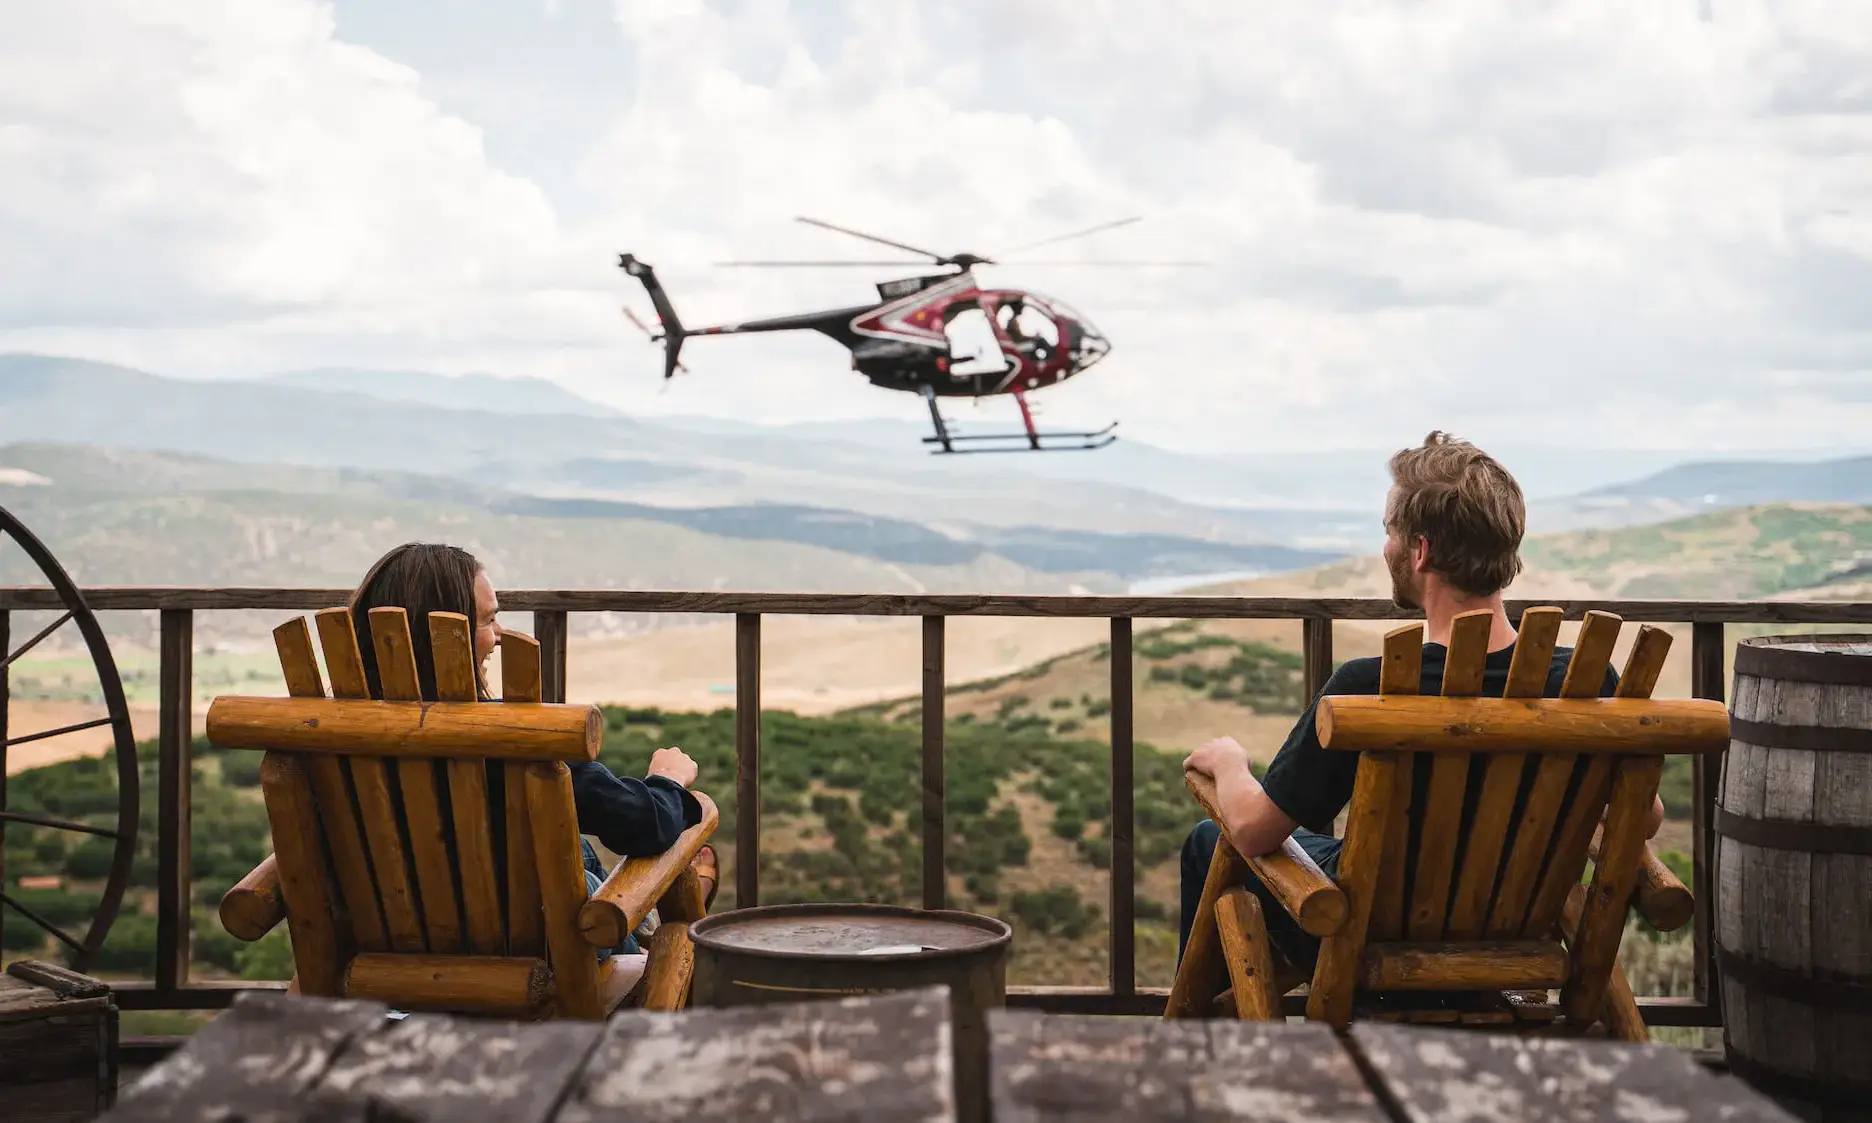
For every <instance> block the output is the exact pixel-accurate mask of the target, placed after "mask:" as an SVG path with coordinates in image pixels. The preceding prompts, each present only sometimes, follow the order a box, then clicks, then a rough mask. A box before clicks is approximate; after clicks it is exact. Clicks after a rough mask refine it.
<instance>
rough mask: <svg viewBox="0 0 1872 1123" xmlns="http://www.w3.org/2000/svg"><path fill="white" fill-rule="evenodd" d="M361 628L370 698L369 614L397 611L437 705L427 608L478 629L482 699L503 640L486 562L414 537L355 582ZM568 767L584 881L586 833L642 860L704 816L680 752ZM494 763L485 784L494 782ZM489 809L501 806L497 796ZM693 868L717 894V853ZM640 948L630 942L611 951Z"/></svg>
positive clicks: (590, 869) (593, 861)
mask: <svg viewBox="0 0 1872 1123" xmlns="http://www.w3.org/2000/svg"><path fill="white" fill-rule="evenodd" d="M348 607H349V608H350V611H351V624H352V627H353V628H355V629H356V631H357V637H358V654H359V655H360V656H362V658H363V661H364V676H365V678H366V679H367V680H368V681H369V683H370V689H371V694H372V695H373V696H374V697H382V696H383V684H382V681H381V680H380V678H379V677H378V672H377V656H376V649H375V645H374V644H373V643H372V642H371V632H370V610H371V609H373V608H384V607H396V608H401V609H402V610H403V611H404V613H405V614H407V616H408V617H409V626H410V652H411V654H412V655H413V656H414V657H415V661H416V677H417V682H418V684H419V685H420V687H421V690H422V697H423V699H424V700H425V701H430V702H434V701H437V700H438V699H437V697H436V684H435V660H434V656H433V654H432V652H431V647H430V643H429V614H430V613H432V612H453V613H458V614H460V615H462V616H466V617H467V618H468V619H469V621H470V622H471V624H472V626H473V628H474V667H475V690H476V694H477V696H478V697H479V698H480V700H482V701H488V700H490V699H491V698H492V695H491V694H490V693H489V691H488V687H487V661H488V657H489V656H491V655H493V654H494V648H495V646H496V645H497V644H498V643H499V642H500V627H499V626H498V625H497V624H496V623H495V618H496V615H497V614H498V613H499V611H500V602H499V598H498V597H497V595H496V594H495V591H494V583H493V581H491V580H490V579H489V578H488V573H487V568H486V567H485V566H483V565H482V564H481V562H480V561H479V560H477V559H476V558H475V556H474V555H473V554H471V553H469V552H468V551H466V550H464V549H462V548H461V547H459V546H445V545H438V544H431V543H423V542H410V543H405V544H404V545H401V546H398V547H397V548H396V549H394V550H391V551H390V552H389V553H387V554H385V555H384V556H383V557H381V558H379V559H377V562H376V564H374V565H372V566H371V568H370V571H369V572H368V573H366V574H365V575H364V579H363V580H362V581H360V582H359V583H358V587H357V590H356V591H355V592H354V593H353V594H352V596H351V603H350V605H349V606H348ZM569 767H570V768H571V771H572V798H573V804H574V806H575V808H576V810H577V813H578V828H579V834H580V835H581V837H580V839H579V845H580V847H581V848H582V850H583V854H584V864H585V879H586V884H587V887H588V888H589V889H590V890H592V891H594V892H595V891H596V890H597V888H598V886H599V885H601V884H603V882H604V877H605V870H604V865H603V863H601V862H600V861H599V860H598V852H597V851H596V850H595V849H593V847H592V845H591V843H590V842H589V841H587V840H586V839H585V838H584V837H582V836H584V835H594V836H596V837H597V839H598V841H600V842H602V843H604V844H605V847H606V848H607V849H609V850H611V851H612V852H613V853H615V854H620V855H624V856H628V857H633V858H637V857H647V856H650V855H654V854H661V853H663V852H664V851H665V850H668V849H669V848H670V847H671V846H674V845H675V844H676V840H677V839H678V838H679V837H681V835H682V833H683V831H685V830H687V829H688V828H690V827H692V826H694V825H695V824H696V823H698V822H700V821H701V819H702V807H701V805H700V804H698V803H697V802H696V798H695V796H694V795H692V794H690V792H689V787H690V785H691V784H693V783H695V779H696V763H695V761H693V760H691V759H690V758H689V754H687V753H685V752H683V751H682V750H681V749H678V748H666V749H658V750H657V751H656V752H655V753H652V754H651V756H650V767H649V768H648V769H647V770H646V772H645V775H644V778H643V779H641V780H639V779H637V778H635V777H630V776H618V775H616V774H614V773H613V772H612V771H611V770H610V769H609V768H606V767H605V766H604V765H603V764H600V763H598V762H597V761H578V762H575V763H572V764H570V765H569ZM501 776H502V773H501V771H500V770H499V769H495V770H493V771H492V772H491V774H490V782H499V780H500V778H501ZM493 802H494V806H496V807H499V806H501V801H500V800H499V799H498V798H496V799H495V800H494V801H493ZM696 872H697V873H698V874H699V875H700V876H701V877H702V879H703V881H704V883H705V884H706V885H707V886H708V895H709V897H710V898H711V899H713V897H714V895H715V885H716V881H717V877H716V866H715V852H714V851H713V850H712V849H711V848H709V847H703V848H702V851H701V852H700V853H699V854H697V855H696ZM617 950H618V951H621V952H626V953H628V952H634V951H636V950H637V947H636V942H635V940H634V939H627V940H626V941H625V944H624V945H623V946H622V947H620V948H618V949H617Z"/></svg>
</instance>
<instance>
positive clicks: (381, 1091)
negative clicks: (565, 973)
mask: <svg viewBox="0 0 1872 1123" xmlns="http://www.w3.org/2000/svg"><path fill="white" fill-rule="evenodd" d="M599 1032H600V1027H599V1026H597V1025H595V1024H593V1023H591V1022H547V1023H543V1024H540V1025H526V1026H521V1025H515V1024H513V1023H511V1022H499V1021H478V1020H474V1019H469V1018H450V1017H444V1016H440V1015H435V1014H416V1015H412V1016H411V1017H408V1018H405V1019H404V1020H402V1021H400V1022H397V1023H394V1024H392V1025H389V1026H386V1027H384V1028H383V1029H382V1030H381V1031H379V1032H377V1033H373V1034H371V1035H369V1036H365V1037H360V1038H358V1039H356V1040H355V1041H354V1042H352V1044H351V1045H350V1047H349V1048H347V1049H346V1050H345V1051H344V1053H343V1054H342V1055H340V1056H339V1057H338V1059H337V1060H336V1061H335V1062H334V1063H333V1064H332V1066H331V1067H330V1069H329V1070H327V1071H326V1073H325V1075H324V1078H323V1079H322V1080H320V1081H319V1084H318V1087H317V1089H316V1091H315V1092H314V1093H313V1095H312V1096H311V1097H310V1098H309V1101H308V1104H307V1107H308V1111H307V1115H308V1116H309V1117H311V1118H315V1119H318V1120H319V1121H320V1123H340V1121H344V1120H356V1121H357V1123H366V1121H369V1123H380V1121H385V1120H395V1121H396V1123H431V1121H434V1123H443V1121H445V1120H446V1121H454V1120H473V1121H474V1123H546V1121H547V1120H549V1119H551V1118H552V1117H553V1113H554V1110H555V1109H556V1108H557V1106H558V1104H559V1098H560V1096H561V1094H562V1092H563V1091H564V1089H565V1087H566V1085H567V1084H568V1083H570V1082H571V1081H572V1079H573V1078H574V1077H575V1076H576V1075H577V1074H578V1072H579V1070H580V1069H581V1068H583V1067H584V1065H585V1061H586V1058H587V1057H588V1056H589V1055H590V1054H591V1050H592V1047H593V1046H594V1045H596V1044H597V1042H598V1036H599Z"/></svg>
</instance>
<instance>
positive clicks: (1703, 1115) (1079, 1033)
mask: <svg viewBox="0 0 1872 1123" xmlns="http://www.w3.org/2000/svg"><path fill="white" fill-rule="evenodd" d="M388 1013H389V1011H388V1010H387V1009H386V1008H385V1007H384V1006H382V1005H380V1004H378V1003H374V1002H361V1001H341V1000H332V999H316V998H301V997H296V996H288V995H283V994H261V993H249V994H244V995H242V996H241V997H240V998H239V999H238V1000H237V1001H236V1002H235V1003H234V1005H233V1006H232V1007H230V1008H229V1010H228V1011H227V1013H225V1014H223V1015H222V1016H221V1017H219V1018H217V1019H215V1020H214V1021H213V1022H211V1023H209V1025H208V1026H206V1027H205V1028H203V1029H202V1030H201V1031H200V1032H199V1033H198V1034H196V1035H195V1037H194V1038H193V1039H191V1040H190V1042H189V1044H188V1045H187V1046H186V1047H185V1048H183V1049H181V1050H179V1051H178V1052H176V1053H175V1054H173V1055H171V1056H170V1057H169V1058H168V1059H167V1060H165V1061H163V1062H162V1063H161V1064H160V1065H157V1066H156V1067H155V1068H153V1069H151V1070H150V1071H149V1072H148V1073H147V1074H145V1075H144V1076H143V1078H142V1079H140V1080H139V1081H137V1082H136V1083H135V1084H133V1085H131V1086H129V1087H128V1088H126V1089H125V1090H124V1091H123V1093H122V1095H121V1098H120V1099H119V1101H118V1103H117V1106H116V1107H115V1108H114V1109H113V1110H112V1111H111V1112H109V1113H108V1114H107V1115H105V1116H104V1117H103V1119H104V1120H106V1121H108V1123H133V1121H135V1123H142V1121H145V1120H151V1121H153V1120H175V1121H192V1120H216V1121H218V1123H226V1121H228V1120H234V1119H238V1120H241V1121H242V1123H314V1121H316V1123H376V1121H382V1120H396V1121H398V1123H427V1121H430V1120H435V1121H441V1120H471V1121H472V1123H609V1121H624V1120H632V1121H636V1120H648V1121H659V1123H661V1121H669V1123H677V1121H682V1123H712V1121H716V1120H730V1119H758V1120H765V1121H772V1123H809V1121H812V1123H831V1121H834V1120H838V1121H842V1123H855V1121H859V1120H872V1119H878V1120H885V1121H886V1123H939V1121H940V1123H949V1121H953V1120H954V1119H955V1117H956V1115H955V1104H954V1095H953V1090H952V1086H951V1081H952V1078H953V1073H954V1057H953V1054H952V1049H953V1047H954V1043H953V1039H952V1037H951V1034H950V1020H949V999H948V993H947V991H946V990H945V989H942V988H934V989H929V990H918V991H909V992H904V993H899V994H891V995H865V996H859V997H853V998H847V999H843V1000H838V1001H827V1002H815V1003H802V1004H796V1005H775V1006H750V1007H740V1008H735V1009H727V1010H708V1009H691V1010H686V1011H683V1012H681V1013H677V1014H653V1013H644V1012H640V1011H627V1012H624V1013H621V1014H619V1015H617V1016H616V1017H614V1018H612V1019H611V1020H610V1021H609V1022H606V1023H598V1022H546V1023H536V1024H524V1023H517V1022H506V1021H497V1020H491V1019H472V1018H458V1017H446V1016H442V1015H424V1014H417V1015H412V1016H410V1017H407V1018H403V1019H400V1020H397V1019H392V1018H390V1017H388V1016H387V1015H388ZM988 1024H989V1036H990V1041H989V1046H988V1048H989V1057H988V1061H989V1072H990V1092H991V1095H992V1100H993V1118H994V1119H995V1120H996V1121H997V1123H1051V1121H1054V1120H1084V1121H1089V1123H1099V1121H1110V1123H1118V1121H1120V1120H1123V1121H1126V1123H1152V1121H1158V1120H1164V1121H1167V1120H1180V1121H1195V1120H1203V1121H1218V1123H1219V1121H1225V1120H1241V1121H1250V1120H1254V1121H1259V1120H1267V1121H1278V1123H1431V1121H1437V1123H1445V1121H1447V1123H1495V1121H1504V1123H1505V1121H1510V1120H1512V1121H1515V1123H1580V1121H1585V1120H1601V1119H1604V1120H1617V1121H1630V1123H1693V1121H1695V1123H1700V1121H1703V1120H1711V1121H1719V1123H1790V1121H1791V1120H1792V1118H1793V1117H1792V1116H1790V1115H1788V1114H1786V1113H1784V1112H1783V1111H1782V1110H1781V1109H1780V1108H1778V1107H1776V1106H1775V1105H1774V1104H1773V1103H1772V1102H1770V1101H1769V1100H1767V1099H1766V1098H1765V1097H1763V1096H1761V1095H1759V1094H1758V1093H1756V1092H1754V1091H1753V1090H1751V1089H1750V1088H1748V1087H1747V1086H1746V1085H1744V1084H1743V1083H1742V1082H1741V1081H1739V1080H1736V1079H1734V1078H1731V1077H1725V1076H1717V1075H1714V1074H1712V1073H1709V1072H1707V1071H1705V1070H1704V1069H1702V1068H1701V1067H1700V1066H1698V1065H1697V1064H1696V1063H1695V1062H1693V1061H1691V1060H1690V1059H1689V1058H1688V1057H1687V1056H1685V1055H1684V1054H1683V1053H1681V1052H1679V1051H1678V1050H1675V1049H1671V1048H1669V1047H1666V1046H1661V1045H1628V1044H1624V1043H1620V1042H1614V1041H1592V1040H1578V1039H1567V1038H1560V1039H1556V1038H1537V1037H1526V1036H1517V1035H1511V1034H1501V1033H1479V1032H1476V1031H1473V1030H1459V1029H1444V1028H1433V1027H1426V1026H1407V1025H1389V1024H1378V1023H1372V1024H1357V1025H1355V1026H1354V1027H1353V1028H1352V1030H1351V1032H1350V1033H1349V1034H1346V1035H1335V1034H1334V1033H1333V1032H1332V1031H1331V1030H1329V1029H1328V1028H1326V1027H1325V1026H1323V1025H1319V1024H1317V1023H1267V1022H1240V1021H1234V1020H1230V1019H1214V1020H1188V1021H1185V1020H1178V1021H1163V1020H1160V1019H1155V1018H1102V1017H1084V1016H1069V1015H1043V1014H1040V1013H1039V1012H1037V1011H1031V1010H991V1011H989V1022H988Z"/></svg>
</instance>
